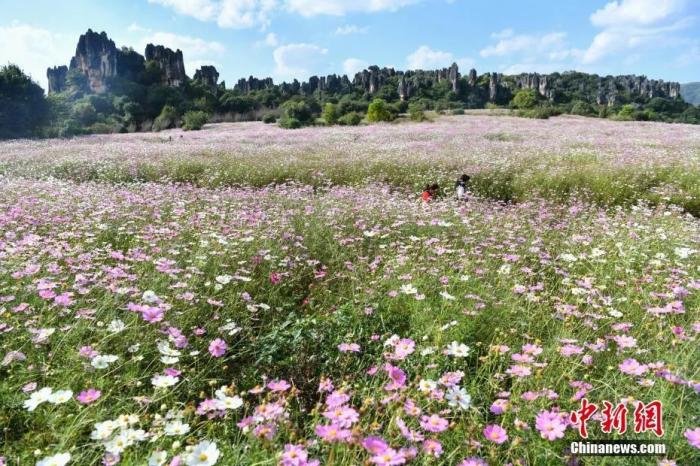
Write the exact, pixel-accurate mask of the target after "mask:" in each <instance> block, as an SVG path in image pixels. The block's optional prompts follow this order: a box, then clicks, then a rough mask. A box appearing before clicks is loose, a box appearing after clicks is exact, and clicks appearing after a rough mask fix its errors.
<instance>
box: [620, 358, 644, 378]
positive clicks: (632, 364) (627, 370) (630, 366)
mask: <svg viewBox="0 0 700 466" xmlns="http://www.w3.org/2000/svg"><path fill="white" fill-rule="evenodd" d="M617 367H618V368H619V369H620V372H622V373H623V374H628V375H637V376H639V375H644V374H645V373H646V372H647V371H648V370H649V368H648V367H647V366H645V365H643V364H640V363H639V361H637V360H636V359H633V358H629V359H625V360H624V361H622V363H620V365H619V366H617Z"/></svg>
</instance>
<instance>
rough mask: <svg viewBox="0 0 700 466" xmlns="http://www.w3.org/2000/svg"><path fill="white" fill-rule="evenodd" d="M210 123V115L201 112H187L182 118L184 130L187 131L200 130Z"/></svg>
mask: <svg viewBox="0 0 700 466" xmlns="http://www.w3.org/2000/svg"><path fill="white" fill-rule="evenodd" d="M207 121H209V115H208V114H207V113H206V112H203V111H201V110H194V111H189V112H186V113H185V114H184V115H183V116H182V129H184V130H185V131H192V130H195V131H196V130H200V129H202V127H203V126H204V125H205V124H207Z"/></svg>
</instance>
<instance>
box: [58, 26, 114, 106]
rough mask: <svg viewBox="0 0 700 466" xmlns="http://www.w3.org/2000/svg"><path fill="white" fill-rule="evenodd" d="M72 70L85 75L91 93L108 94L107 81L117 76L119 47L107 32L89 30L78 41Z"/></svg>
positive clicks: (71, 64)
mask: <svg viewBox="0 0 700 466" xmlns="http://www.w3.org/2000/svg"><path fill="white" fill-rule="evenodd" d="M70 69H71V70H74V69H77V70H79V71H80V72H82V73H83V74H84V75H85V77H86V78H87V82H88V87H89V88H90V90H91V91H93V92H95V93H97V94H101V93H104V92H107V90H108V89H107V86H108V83H107V80H108V79H109V78H112V77H114V76H116V75H117V47H116V46H115V45H114V41H112V40H111V39H110V38H109V37H107V33H105V32H102V33H100V34H98V33H96V32H93V31H92V29H88V30H87V32H86V33H85V34H83V35H82V36H80V39H78V46H77V47H76V49H75V56H74V57H73V58H71V61H70Z"/></svg>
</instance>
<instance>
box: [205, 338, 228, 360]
mask: <svg viewBox="0 0 700 466" xmlns="http://www.w3.org/2000/svg"><path fill="white" fill-rule="evenodd" d="M227 349H228V345H227V344H226V342H225V341H224V340H222V339H221V338H215V339H214V340H212V341H211V343H209V354H211V355H212V356H213V357H215V358H220V357H221V356H223V355H224V354H225V353H226V350H227Z"/></svg>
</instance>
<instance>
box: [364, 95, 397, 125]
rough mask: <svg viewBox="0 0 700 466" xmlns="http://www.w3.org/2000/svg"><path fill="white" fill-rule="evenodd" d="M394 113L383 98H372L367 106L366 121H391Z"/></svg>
mask: <svg viewBox="0 0 700 466" xmlns="http://www.w3.org/2000/svg"><path fill="white" fill-rule="evenodd" d="M393 119H394V114H393V113H392V112H391V110H390V109H389V107H388V106H387V103H386V101H384V100H383V99H374V100H373V101H372V103H371V104H369V108H367V121H369V122H370V123H377V122H380V121H392V120H393Z"/></svg>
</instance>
